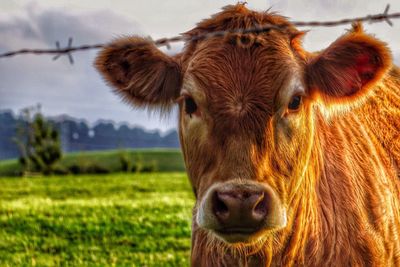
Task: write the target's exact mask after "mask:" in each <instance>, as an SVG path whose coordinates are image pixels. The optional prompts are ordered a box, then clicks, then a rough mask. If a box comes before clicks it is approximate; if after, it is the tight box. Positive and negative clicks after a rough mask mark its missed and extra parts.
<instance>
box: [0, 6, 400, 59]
mask: <svg viewBox="0 0 400 267" xmlns="http://www.w3.org/2000/svg"><path fill="white" fill-rule="evenodd" d="M389 9H390V5H389V4H387V5H386V7H385V10H384V11H383V13H378V14H373V15H367V16H364V17H355V18H347V19H341V20H333V21H291V24H292V25H294V26H297V27H335V26H339V25H346V24H350V23H355V22H369V23H377V22H383V21H384V22H386V23H387V24H389V25H390V26H393V22H392V21H391V19H398V18H400V12H396V13H390V14H389ZM288 26H289V25H272V24H266V25H257V26H256V27H253V28H248V29H236V30H230V31H214V32H210V33H206V34H199V35H195V36H192V37H188V36H186V35H179V36H174V37H170V38H161V39H157V40H154V41H153V43H154V44H155V45H156V46H159V47H160V46H165V47H166V48H167V49H171V43H176V42H181V41H185V42H186V41H196V40H202V39H207V38H212V37H224V36H226V35H228V34H235V33H239V34H245V33H263V32H268V31H270V30H272V29H277V30H282V29H284V28H286V27H288ZM149 39H150V40H152V39H151V37H149ZM72 41H73V39H72V37H70V38H69V39H68V45H67V46H66V47H64V48H61V47H60V42H59V41H56V48H55V49H29V48H27V49H21V50H16V51H10V52H6V53H3V54H0V58H5V57H12V56H15V55H21V54H35V55H41V54H55V56H54V57H53V60H56V59H58V58H59V57H60V56H62V55H66V56H68V59H69V62H70V63H71V64H73V63H74V60H73V57H72V52H76V51H84V50H90V49H99V48H102V47H104V46H105V45H106V44H93V45H81V46H72Z"/></svg>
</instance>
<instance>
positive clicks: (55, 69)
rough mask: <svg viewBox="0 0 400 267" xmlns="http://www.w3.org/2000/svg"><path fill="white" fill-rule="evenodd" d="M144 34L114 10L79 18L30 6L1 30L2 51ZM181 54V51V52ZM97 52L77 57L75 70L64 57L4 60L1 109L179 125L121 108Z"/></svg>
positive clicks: (151, 125) (164, 126) (0, 67)
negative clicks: (97, 63) (96, 63)
mask: <svg viewBox="0 0 400 267" xmlns="http://www.w3.org/2000/svg"><path fill="white" fill-rule="evenodd" d="M132 33H136V34H143V32H142V30H141V27H140V25H139V24H138V23H136V22H134V21H130V20H128V19H126V18H123V17H120V16H118V15H116V14H114V13H112V12H110V11H109V10H97V11H95V12H89V13H73V12H68V11H64V10H61V9H43V8H41V7H40V6H38V5H35V6H33V7H32V5H28V6H27V7H26V9H25V12H24V13H23V14H21V15H19V16H15V17H9V18H8V20H7V21H2V23H1V26H0V40H6V42H1V43H0V52H4V51H8V50H15V49H20V48H24V47H33V48H35V47H54V46H55V41H56V40H59V41H60V43H61V45H65V44H66V42H67V39H68V37H70V36H72V37H73V38H74V43H75V44H77V45H80V44H95V43H104V42H108V41H110V40H111V39H113V38H115V37H117V36H121V35H128V34H132ZM175 50H176V48H175ZM95 55H96V51H85V52H77V53H74V54H73V56H74V61H75V64H74V65H70V64H69V62H68V59H67V58H66V57H65V56H62V57H61V58H59V59H58V61H57V62H52V61H51V56H35V55H25V56H15V57H13V58H7V59H1V60H0V107H1V108H2V109H4V108H12V109H13V110H17V109H21V108H23V107H25V106H30V105H33V104H35V103H41V104H42V106H43V111H44V113H46V114H47V115H58V114H63V113H66V114H69V115H71V116H74V117H78V118H82V117H83V118H85V119H88V120H89V121H92V122H93V121H96V120H97V119H99V118H103V119H113V120H116V121H127V122H129V123H131V124H140V125H143V126H145V127H146V128H158V127H160V128H161V129H164V130H167V129H169V128H174V127H175V120H169V121H168V120H166V121H161V122H160V119H159V118H158V117H156V116H152V117H149V115H148V113H147V112H146V111H138V110H132V108H131V107H129V106H127V105H124V104H122V103H121V101H120V99H119V98H118V97H117V96H115V95H114V94H113V93H112V92H111V90H110V89H109V88H108V87H107V86H106V85H105V84H104V82H103V81H102V79H101V77H100V76H99V74H98V73H97V72H96V71H95V69H94V68H93V66H92V62H93V60H94V58H95Z"/></svg>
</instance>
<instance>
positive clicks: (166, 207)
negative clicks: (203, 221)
mask: <svg viewBox="0 0 400 267" xmlns="http://www.w3.org/2000/svg"><path fill="white" fill-rule="evenodd" d="M193 201H194V198H193V194H192V192H191V189H190V186H189V183H188V181H187V178H186V175H185V174H184V173H182V172H169V173H165V172H163V173H146V174H142V173H136V174H112V175H111V174H109V175H82V176H52V177H35V178H16V177H8V178H0V265H1V266H188V265H189V263H188V261H189V251H190V231H191V229H190V225H191V208H192V205H193Z"/></svg>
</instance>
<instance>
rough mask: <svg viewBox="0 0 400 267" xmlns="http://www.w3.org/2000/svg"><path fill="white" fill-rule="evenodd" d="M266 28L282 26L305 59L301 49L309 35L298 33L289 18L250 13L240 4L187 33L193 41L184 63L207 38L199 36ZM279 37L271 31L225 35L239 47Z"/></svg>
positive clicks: (224, 8)
mask: <svg viewBox="0 0 400 267" xmlns="http://www.w3.org/2000/svg"><path fill="white" fill-rule="evenodd" d="M266 25H272V26H278V27H280V30H279V32H280V35H281V36H283V37H285V38H287V40H288V42H289V44H291V45H292V48H293V50H294V51H297V52H299V53H298V55H299V57H300V58H302V57H303V56H302V55H303V54H304V51H303V49H302V47H301V39H302V36H303V35H304V34H305V32H302V31H299V30H297V29H296V27H294V25H293V24H292V23H291V22H289V21H288V19H287V17H284V16H281V15H278V14H277V13H275V12H272V11H270V10H267V11H262V12H257V11H253V10H249V9H247V8H246V6H245V3H238V4H236V5H228V6H225V7H223V8H222V11H221V12H219V13H216V14H214V15H212V16H211V17H210V18H208V19H204V20H202V21H201V22H199V23H198V24H197V25H196V27H195V28H193V29H191V30H190V31H187V32H185V33H183V36H185V37H186V38H187V39H188V40H191V41H189V42H187V43H186V49H185V50H186V55H185V56H184V58H183V61H185V59H189V58H190V56H191V54H192V53H193V52H194V51H195V49H196V47H197V45H198V44H199V43H200V42H201V41H202V40H205V39H203V38H196V37H198V36H203V35H207V34H209V33H213V32H222V31H228V32H229V31H235V30H248V29H253V28H254V29H256V28H258V27H262V26H266ZM274 31H275V30H274ZM275 37H276V35H273V36H270V31H263V32H257V33H246V34H244V33H231V34H228V36H225V39H228V40H229V41H230V42H232V41H235V42H236V44H237V45H238V46H239V47H244V48H248V47H250V46H251V45H253V44H262V43H263V41H265V40H267V39H268V38H275ZM217 38H221V37H217Z"/></svg>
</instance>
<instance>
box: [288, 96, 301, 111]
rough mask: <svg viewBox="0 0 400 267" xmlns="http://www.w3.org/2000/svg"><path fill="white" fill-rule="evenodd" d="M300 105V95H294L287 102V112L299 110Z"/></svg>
mask: <svg viewBox="0 0 400 267" xmlns="http://www.w3.org/2000/svg"><path fill="white" fill-rule="evenodd" d="M300 105H301V95H295V96H293V97H292V99H291V100H290V102H289V105H288V109H289V111H296V110H298V109H299V108H300Z"/></svg>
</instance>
